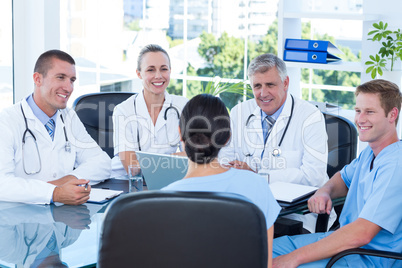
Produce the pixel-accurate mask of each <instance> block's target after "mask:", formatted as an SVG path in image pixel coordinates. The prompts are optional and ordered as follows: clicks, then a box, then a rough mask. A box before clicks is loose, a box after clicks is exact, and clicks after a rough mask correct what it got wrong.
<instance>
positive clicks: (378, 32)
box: [365, 21, 402, 79]
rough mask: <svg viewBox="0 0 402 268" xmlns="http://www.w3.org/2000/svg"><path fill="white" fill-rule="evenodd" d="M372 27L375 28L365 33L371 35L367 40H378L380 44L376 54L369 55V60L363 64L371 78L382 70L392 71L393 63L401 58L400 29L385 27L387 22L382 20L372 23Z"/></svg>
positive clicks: (401, 38)
mask: <svg viewBox="0 0 402 268" xmlns="http://www.w3.org/2000/svg"><path fill="white" fill-rule="evenodd" d="M373 27H374V28H375V30H373V31H370V32H369V33H368V34H367V35H369V36H373V37H372V38H368V39H367V40H372V41H373V42H379V43H380V44H381V45H382V46H381V47H380V50H379V51H378V53H377V54H375V55H370V56H369V57H370V59H371V60H369V61H366V62H365V65H367V66H368V67H367V69H366V73H371V78H373V79H374V78H375V77H376V76H377V74H378V75H380V76H382V75H383V73H384V70H389V71H394V63H395V62H396V61H398V60H402V33H401V30H400V29H398V30H396V31H391V30H389V29H387V28H388V23H384V22H382V21H380V22H379V23H373ZM388 65H390V67H389V69H388V68H387V66H388Z"/></svg>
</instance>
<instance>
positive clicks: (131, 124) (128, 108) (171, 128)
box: [112, 91, 188, 177]
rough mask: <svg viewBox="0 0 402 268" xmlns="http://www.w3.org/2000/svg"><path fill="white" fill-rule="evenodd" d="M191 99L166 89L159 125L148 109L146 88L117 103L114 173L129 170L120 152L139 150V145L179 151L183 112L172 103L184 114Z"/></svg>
mask: <svg viewBox="0 0 402 268" xmlns="http://www.w3.org/2000/svg"><path fill="white" fill-rule="evenodd" d="M187 101H188V100H187V99H186V98H185V97H182V96H175V95H170V94H169V93H167V92H166V91H165V102H164V103H163V107H162V110H161V111H160V112H159V115H158V118H157V119H156V124H155V125H154V124H153V123H152V120H151V116H150V115H149V113H148V109H147V106H146V103H145V99H144V94H143V92H142V91H141V92H140V93H138V95H134V96H132V97H130V98H128V99H127V100H126V101H124V102H122V103H120V104H119V105H117V106H116V108H115V110H114V112H113V128H114V135H113V142H114V154H115V157H113V159H112V177H117V176H122V175H125V174H126V171H125V170H124V168H123V165H122V163H121V161H120V158H119V156H118V154H119V153H120V152H125V151H138V150H139V145H140V146H141V151H144V152H150V153H161V154H172V153H175V152H176V151H177V149H178V146H179V149H180V151H182V150H183V148H182V147H181V143H180V135H179V117H180V116H179V115H178V114H177V112H176V110H175V109H173V108H169V107H170V105H172V106H173V107H175V108H176V109H177V111H178V112H179V113H180V114H181V111H182V110H183V107H184V105H185V104H186V103H187ZM134 102H135V104H134ZM167 109H169V110H168V112H167V119H166V120H165V119H164V115H165V112H166V110H167ZM138 134H139V137H138ZM138 140H139V141H140V144H139V145H138Z"/></svg>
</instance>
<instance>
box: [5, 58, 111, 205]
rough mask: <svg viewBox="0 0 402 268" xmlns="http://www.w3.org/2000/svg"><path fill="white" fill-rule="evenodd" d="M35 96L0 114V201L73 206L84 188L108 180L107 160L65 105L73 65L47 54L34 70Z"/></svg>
mask: <svg viewBox="0 0 402 268" xmlns="http://www.w3.org/2000/svg"><path fill="white" fill-rule="evenodd" d="M33 80H34V83H35V88H34V93H33V94H31V95H29V96H27V97H26V98H24V99H23V100H22V101H20V102H18V103H16V104H15V105H14V106H12V107H9V108H6V109H4V110H3V111H2V113H1V114H0V129H1V131H0V200H1V201H13V202H23V203H35V204H49V203H51V202H61V203H64V204H71V205H78V204H82V203H85V202H86V201H87V200H88V199H89V194H90V191H91V187H90V186H89V185H88V184H89V183H94V182H97V181H102V180H105V179H107V178H109V176H110V158H109V157H108V155H107V154H106V153H105V152H103V151H102V149H100V147H99V146H98V145H97V144H96V142H95V141H94V140H93V139H92V138H91V137H90V136H89V134H88V133H87V132H86V130H85V127H84V125H83V124H82V123H81V121H80V120H79V118H78V117H77V115H76V113H75V112H74V111H73V110H71V109H67V108H66V105H67V101H68V99H69V97H70V95H71V93H72V92H73V85H74V81H75V80H76V71H75V62H74V59H73V58H72V57H71V56H70V55H68V54H67V53H65V52H63V51H60V50H49V51H47V52H45V53H43V54H42V55H41V56H40V57H39V58H38V60H37V62H36V64H35V68H34V74H33Z"/></svg>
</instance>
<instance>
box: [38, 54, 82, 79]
mask: <svg viewBox="0 0 402 268" xmlns="http://www.w3.org/2000/svg"><path fill="white" fill-rule="evenodd" d="M53 58H56V59H59V60H62V61H66V62H68V63H70V64H72V65H75V61H74V59H73V57H71V56H70V55H69V54H67V53H66V52H64V51H61V50H58V49H53V50H48V51H46V52H44V53H43V54H42V55H40V56H39V58H38V59H37V61H36V64H35V67H34V73H40V74H41V75H43V76H44V77H45V76H46V74H47V71H49V70H50V69H51V68H52V59H53Z"/></svg>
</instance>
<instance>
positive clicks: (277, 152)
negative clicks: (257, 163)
mask: <svg viewBox="0 0 402 268" xmlns="http://www.w3.org/2000/svg"><path fill="white" fill-rule="evenodd" d="M290 97H291V98H292V107H291V109H290V116H289V120H288V122H287V123H286V127H285V130H284V131H283V134H282V137H281V139H280V141H279V143H278V146H276V147H275V148H274V149H273V150H272V152H271V154H272V156H273V157H279V156H281V149H280V147H281V145H282V142H283V138H284V137H285V135H286V132H287V131H288V127H289V124H290V120H291V119H292V116H293V109H294V105H295V100H294V98H293V96H292V95H290ZM254 116H255V114H250V115H249V116H248V118H247V120H246V128H247V127H248V125H249V123H250V121H251V119H252V118H253V117H254ZM272 127H273V126H272ZM267 141H268V139H267ZM265 146H266V143H264V149H263V150H262V153H261V158H262V156H263V155H264V152H265ZM253 155H254V153H252V154H251V153H248V154H245V156H246V157H252V156H253Z"/></svg>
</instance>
